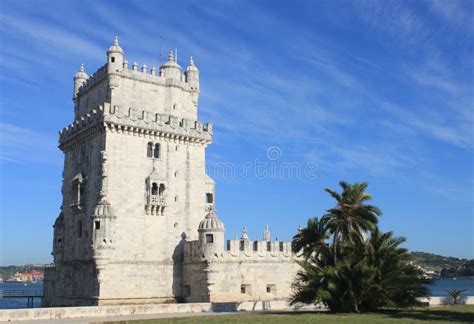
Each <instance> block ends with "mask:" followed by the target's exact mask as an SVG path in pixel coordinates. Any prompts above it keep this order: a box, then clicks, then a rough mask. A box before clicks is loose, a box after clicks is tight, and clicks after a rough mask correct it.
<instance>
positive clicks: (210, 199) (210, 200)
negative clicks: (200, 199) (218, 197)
mask: <svg viewBox="0 0 474 324" xmlns="http://www.w3.org/2000/svg"><path fill="white" fill-rule="evenodd" d="M206 202H207V203H208V204H212V203H213V202H214V197H213V195H212V193H210V192H208V193H206Z"/></svg>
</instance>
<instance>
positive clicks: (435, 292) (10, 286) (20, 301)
mask: <svg viewBox="0 0 474 324" xmlns="http://www.w3.org/2000/svg"><path fill="white" fill-rule="evenodd" d="M428 288H429V289H430V292H431V294H430V295H431V296H448V293H447V292H446V289H459V290H466V291H465V292H463V296H474V277H470V278H458V279H456V280H453V279H436V280H433V282H432V283H431V284H430V285H428ZM19 289H26V290H37V289H43V284H42V283H36V284H32V283H30V284H27V285H24V284H21V283H2V284H0V292H1V291H4V292H7V291H12V290H19ZM0 296H2V294H1V293H0ZM26 302H27V300H26V298H0V309H6V308H26ZM34 307H41V300H40V298H35V299H34Z"/></svg>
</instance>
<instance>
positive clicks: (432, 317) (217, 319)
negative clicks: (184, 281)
mask: <svg viewBox="0 0 474 324" xmlns="http://www.w3.org/2000/svg"><path fill="white" fill-rule="evenodd" d="M328 322H332V323H341V322H345V323H421V322H423V323H443V322H451V323H452V322H468V323H473V322H474V305H450V306H440V307H432V308H418V309H415V310H411V311H409V310H401V311H395V310H393V311H382V312H377V313H366V314H330V313H326V312H274V313H269V312H266V313H236V314H223V315H202V316H195V317H185V318H166V319H148V320H137V321H121V322H107V323H116V324H118V323H120V324H125V323H130V324H152V323H160V324H161V323H268V324H273V323H328Z"/></svg>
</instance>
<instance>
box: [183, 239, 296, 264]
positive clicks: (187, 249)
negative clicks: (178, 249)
mask: <svg viewBox="0 0 474 324" xmlns="http://www.w3.org/2000/svg"><path fill="white" fill-rule="evenodd" d="M184 257H185V260H186V259H187V261H190V262H193V261H203V260H207V261H211V260H208V258H209V257H211V259H212V260H214V261H217V260H222V261H235V260H240V261H245V260H249V261H255V260H267V261H268V259H275V260H283V259H288V260H289V259H290V258H292V257H293V258H294V257H295V255H294V254H292V251H291V242H288V241H263V240H262V241H260V240H257V241H251V240H227V246H226V249H225V250H223V252H222V253H221V254H219V253H216V254H214V255H212V256H207V255H205V253H204V252H203V249H202V247H201V244H200V242H199V241H189V242H186V244H185V246H184Z"/></svg>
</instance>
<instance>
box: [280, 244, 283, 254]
mask: <svg viewBox="0 0 474 324" xmlns="http://www.w3.org/2000/svg"><path fill="white" fill-rule="evenodd" d="M280 252H283V242H280Z"/></svg>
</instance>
